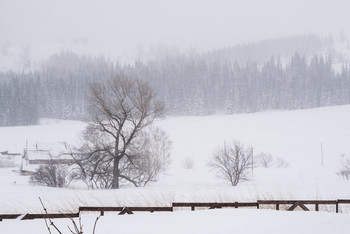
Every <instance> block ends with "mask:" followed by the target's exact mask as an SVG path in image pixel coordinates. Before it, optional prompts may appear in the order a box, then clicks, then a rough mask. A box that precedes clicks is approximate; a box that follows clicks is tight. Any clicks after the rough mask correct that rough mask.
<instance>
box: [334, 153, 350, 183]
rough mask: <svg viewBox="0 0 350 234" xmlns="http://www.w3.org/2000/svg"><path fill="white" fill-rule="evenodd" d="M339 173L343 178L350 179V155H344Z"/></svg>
mask: <svg viewBox="0 0 350 234" xmlns="http://www.w3.org/2000/svg"><path fill="white" fill-rule="evenodd" d="M337 174H338V175H339V176H340V177H341V178H343V179H346V180H350V157H346V156H345V155H342V160H341V163H340V169H339V171H338V173H337Z"/></svg>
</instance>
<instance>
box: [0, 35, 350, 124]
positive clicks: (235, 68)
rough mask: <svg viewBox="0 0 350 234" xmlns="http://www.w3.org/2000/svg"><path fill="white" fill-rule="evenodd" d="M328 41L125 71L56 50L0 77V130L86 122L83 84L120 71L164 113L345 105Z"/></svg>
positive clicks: (252, 47)
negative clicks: (44, 122)
mask: <svg viewBox="0 0 350 234" xmlns="http://www.w3.org/2000/svg"><path fill="white" fill-rule="evenodd" d="M331 43H333V42H332V40H331V39H329V38H328V39H320V38H319V37H316V36H312V35H308V36H304V37H294V38H285V39H281V40H272V41H264V42H261V43H256V44H249V45H245V46H236V47H231V48H224V49H220V50H215V51H211V52H208V53H205V54H192V55H168V56H163V57H161V58H153V59H150V60H148V61H135V62H134V63H133V64H132V65H129V64H127V65H122V64H119V63H114V62H111V61H108V60H107V59H105V58H104V57H92V56H82V55H77V54H75V53H73V52H67V51H66V52H61V53H59V54H57V55H53V56H51V57H50V58H49V59H48V60H47V61H46V62H45V63H44V64H43V66H42V68H41V69H38V70H36V71H27V72H6V73H0V100H1V102H0V125H1V126H15V125H31V124H36V123H37V121H38V119H39V118H60V119H79V120H86V119H88V117H89V113H88V109H87V103H88V90H89V83H90V82H92V81H94V82H104V81H105V80H107V79H109V78H111V77H113V76H114V75H115V74H116V73H119V72H122V73H125V74H127V75H129V76H131V77H137V78H140V79H142V80H144V81H147V82H148V83H149V84H150V85H151V86H152V87H153V88H154V89H155V91H156V93H157V94H158V97H159V99H161V100H163V101H164V102H165V103H166V107H167V114H168V115H210V114H216V113H225V114H233V113H242V112H258V111H264V110H273V109H285V110H292V109H302V108H314V107H321V106H329V105H342V104H350V71H349V68H348V67H347V66H344V67H343V69H342V71H341V72H335V71H333V70H332V63H333V61H332V59H333V56H332V54H329V55H326V56H325V55H324V54H320V53H319V51H321V50H322V49H323V48H325V46H327V45H329V44H331ZM310 44H311V45H312V46H310ZM305 48H308V49H307V50H306V49H305ZM277 51H278V53H277Z"/></svg>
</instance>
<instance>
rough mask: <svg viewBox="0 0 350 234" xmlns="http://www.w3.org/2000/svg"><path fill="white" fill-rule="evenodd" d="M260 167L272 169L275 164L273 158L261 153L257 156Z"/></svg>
mask: <svg viewBox="0 0 350 234" xmlns="http://www.w3.org/2000/svg"><path fill="white" fill-rule="evenodd" d="M256 159H257V161H258V164H259V166H261V167H266V168H268V167H271V166H272V164H273V157H272V155H271V154H268V153H260V154H258V155H257V156H256Z"/></svg>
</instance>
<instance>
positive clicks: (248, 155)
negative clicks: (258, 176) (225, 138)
mask: <svg viewBox="0 0 350 234" xmlns="http://www.w3.org/2000/svg"><path fill="white" fill-rule="evenodd" d="M252 152H253V151H252V147H250V146H248V147H246V146H244V145H243V144H242V143H240V142H239V141H236V140H234V141H232V142H231V143H229V144H226V143H224V146H222V147H219V148H218V149H217V150H216V151H215V152H214V154H213V155H212V157H211V159H210V161H209V162H208V165H209V166H210V167H211V168H213V169H214V170H216V171H217V173H218V175H219V176H220V177H222V178H224V179H225V180H228V181H229V182H230V183H231V184H232V186H236V185H237V184H238V183H239V182H240V181H246V180H248V171H249V169H250V168H251V167H252V166H254V162H253V161H252Z"/></svg>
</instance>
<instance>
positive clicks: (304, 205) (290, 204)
mask: <svg viewBox="0 0 350 234" xmlns="http://www.w3.org/2000/svg"><path fill="white" fill-rule="evenodd" d="M341 204H350V199H338V200H258V201H257V202H231V203H230V202H174V203H172V206H170V207H128V206H127V207H113V206H110V207H108V206H106V207H100V206H98V207H96V206H82V207H79V211H78V213H57V214H44V213H43V214H0V221H2V220H3V219H19V220H28V219H46V218H50V219H55V218H76V217H79V216H80V213H82V212H100V214H101V215H104V212H119V213H118V214H119V215H124V214H133V213H134V212H151V213H153V212H173V211H174V210H175V209H174V208H191V210H192V211H194V210H195V209H196V208H208V209H220V208H240V207H254V208H256V209H261V208H264V207H265V206H271V205H273V206H274V207H275V209H276V210H280V208H281V207H280V205H285V206H286V207H287V208H286V209H285V210H288V211H293V210H295V209H296V208H297V207H300V208H301V209H302V210H304V211H309V210H310V209H309V207H308V206H310V205H313V206H315V209H314V210H315V211H319V208H320V205H334V206H335V212H336V213H339V206H340V205H341Z"/></svg>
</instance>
